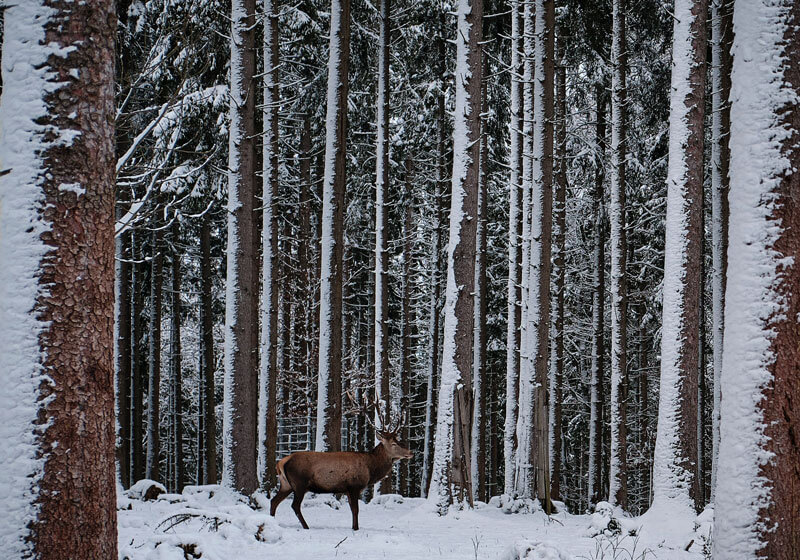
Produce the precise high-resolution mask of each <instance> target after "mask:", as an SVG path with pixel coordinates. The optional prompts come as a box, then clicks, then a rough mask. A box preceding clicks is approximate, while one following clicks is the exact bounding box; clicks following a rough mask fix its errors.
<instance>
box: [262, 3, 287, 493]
mask: <svg viewBox="0 0 800 560" xmlns="http://www.w3.org/2000/svg"><path fill="white" fill-rule="evenodd" d="M278 11H279V10H278V7H277V6H276V3H275V0H265V2H264V61H265V63H264V84H263V90H264V92H263V93H264V107H263V110H262V115H263V119H264V151H263V176H262V207H263V213H262V219H263V227H262V230H261V235H262V238H261V248H262V274H261V341H260V346H261V361H260V366H261V370H260V376H259V404H258V431H259V434H258V443H259V446H258V463H259V465H258V477H259V482H260V484H261V486H262V488H269V489H271V488H273V487H275V485H276V484H277V473H276V470H275V469H276V459H277V458H276V444H277V439H278V420H277V411H276V407H277V377H278V362H277V356H278V282H279V279H278V275H277V270H276V269H277V268H278V266H279V265H278V218H277V216H276V215H275V214H276V212H275V210H276V207H277V206H276V199H277V197H278V155H279V154H278V152H279V150H280V147H279V141H280V131H279V129H278V105H279V103H280V96H279V91H278V88H279V75H278V66H279V59H278V52H279V51H278V39H279V37H278V35H279V33H278ZM287 270H288V267H287ZM288 295H289V294H288V292H287V291H284V294H283V297H284V298H286V297H288ZM288 319H289V318H288V317H284V323H283V325H284V327H283V330H284V332H286V333H287V334H288V332H289V330H290V327H289V324H290V322H289V320H288ZM284 352H287V349H286V348H284ZM285 373H286V372H284V375H285Z"/></svg>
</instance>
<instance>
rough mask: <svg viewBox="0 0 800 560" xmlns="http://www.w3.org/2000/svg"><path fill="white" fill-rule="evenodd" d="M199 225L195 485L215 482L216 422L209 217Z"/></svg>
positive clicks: (205, 217) (204, 218) (206, 215)
mask: <svg viewBox="0 0 800 560" xmlns="http://www.w3.org/2000/svg"><path fill="white" fill-rule="evenodd" d="M202 220H203V223H202V224H201V226H200V340H201V343H200V384H199V386H200V415H201V416H200V421H199V422H198V430H197V431H198V447H199V449H198V457H200V460H198V477H197V483H198V484H216V483H217V420H216V399H215V398H214V370H215V367H214V366H215V362H214V316H213V315H214V312H213V309H212V305H213V295H212V292H211V290H212V279H211V274H212V272H211V268H212V267H211V217H210V216H209V215H208V213H206V214H205V215H204V216H203V218H202Z"/></svg>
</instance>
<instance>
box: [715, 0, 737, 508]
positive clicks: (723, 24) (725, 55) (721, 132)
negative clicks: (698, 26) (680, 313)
mask: <svg viewBox="0 0 800 560" xmlns="http://www.w3.org/2000/svg"><path fill="white" fill-rule="evenodd" d="M711 12H712V15H711V111H712V116H711V253H712V257H711V258H712V272H711V291H712V295H711V300H712V303H711V314H712V327H711V330H712V337H713V362H712V363H713V365H712V367H713V379H714V384H713V385H714V386H713V391H714V397H713V399H714V404H713V409H712V410H713V412H712V417H711V433H712V436H711V442H712V443H711V445H712V448H711V497H710V500H711V502H712V503H713V502H714V497H715V491H716V486H717V457H718V456H719V420H720V418H719V409H720V400H721V397H722V393H721V391H720V385H721V381H720V374H721V372H722V348H723V339H724V336H723V335H724V329H725V276H726V272H727V264H728V254H727V253H728V191H729V188H730V180H729V178H728V172H729V169H730V157H731V154H730V149H729V147H728V142H729V137H730V129H731V107H730V103H729V102H728V100H729V99H730V91H731V66H732V64H733V57H731V54H730V48H731V45H732V44H733V0H712V2H711Z"/></svg>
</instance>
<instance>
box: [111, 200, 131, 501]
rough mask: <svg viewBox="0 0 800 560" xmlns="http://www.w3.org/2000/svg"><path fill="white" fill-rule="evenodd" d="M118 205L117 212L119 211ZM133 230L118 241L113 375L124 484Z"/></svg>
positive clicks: (128, 436)
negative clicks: (130, 246) (130, 239)
mask: <svg viewBox="0 0 800 560" xmlns="http://www.w3.org/2000/svg"><path fill="white" fill-rule="evenodd" d="M119 213H120V212H119V209H118V210H117V215H119ZM129 238H130V233H122V234H120V235H118V236H117V238H116V241H115V261H116V266H115V274H114V276H115V288H116V289H115V291H114V377H115V379H116V391H117V401H116V410H115V412H116V418H117V474H118V477H119V482H120V484H122V486H123V488H128V487H129V486H130V485H131V477H130V475H131V471H130V468H131V415H130V408H129V407H130V399H131V387H132V383H131V381H132V379H131V377H132V375H131V372H132V370H131V290H130V286H131V285H130V280H131V278H130V275H131V264H130V258H131V256H130V252H129V246H128V245H129V244H128V239H129Z"/></svg>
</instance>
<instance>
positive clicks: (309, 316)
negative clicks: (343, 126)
mask: <svg viewBox="0 0 800 560" xmlns="http://www.w3.org/2000/svg"><path fill="white" fill-rule="evenodd" d="M311 189H312V184H311V119H310V118H309V116H308V114H305V115H303V128H302V131H301V133H300V208H299V214H300V232H299V239H298V246H297V269H298V279H299V282H298V283H297V298H296V300H297V304H298V305H299V306H300V308H299V310H298V311H297V315H296V317H297V318H296V325H295V333H296V334H297V342H298V345H297V348H298V356H297V360H296V361H297V362H299V368H297V376H298V381H300V382H301V383H302V382H305V381H307V380H309V379H310V378H311V359H312V352H311V332H312V328H311V321H313V316H314V313H313V309H314V291H315V290H314V271H313V269H312V266H311V263H312V260H313V259H312V254H311V244H312V243H313V242H314V239H313V238H312V237H311V204H312V201H311V198H312V195H311ZM283 382H284V383H286V382H287V381H286V380H283ZM286 405H288V403H285V404H284V406H286Z"/></svg>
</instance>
